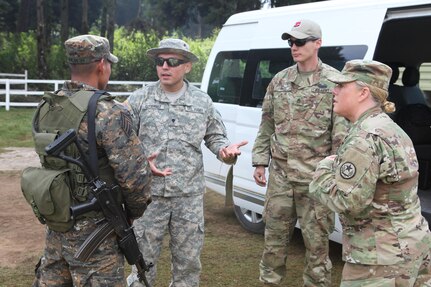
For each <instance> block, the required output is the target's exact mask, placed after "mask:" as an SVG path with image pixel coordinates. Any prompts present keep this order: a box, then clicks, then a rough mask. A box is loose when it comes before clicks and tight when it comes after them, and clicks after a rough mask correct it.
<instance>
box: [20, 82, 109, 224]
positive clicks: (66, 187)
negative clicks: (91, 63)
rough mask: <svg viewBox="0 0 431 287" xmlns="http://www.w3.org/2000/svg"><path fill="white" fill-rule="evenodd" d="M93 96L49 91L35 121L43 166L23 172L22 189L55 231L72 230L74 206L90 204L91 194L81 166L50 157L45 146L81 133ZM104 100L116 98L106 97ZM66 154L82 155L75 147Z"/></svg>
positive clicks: (36, 144)
mask: <svg viewBox="0 0 431 287" xmlns="http://www.w3.org/2000/svg"><path fill="white" fill-rule="evenodd" d="M102 92H103V91H100V92H99V91H98V93H102ZM93 94H95V93H94V92H93V91H84V90H81V91H78V92H77V93H75V94H73V95H72V96H62V95H57V94H56V93H50V92H46V93H45V94H44V96H43V101H42V102H41V104H40V105H39V106H38V108H37V111H36V112H35V115H34V118H33V139H34V143H35V149H36V153H37V154H38V155H39V158H40V163H41V165H42V167H28V168H26V169H24V170H23V172H22V175H21V190H22V192H23V194H24V197H25V199H26V200H27V202H28V203H29V204H30V206H31V208H32V210H33V212H34V214H35V215H36V217H37V218H38V219H39V221H40V222H41V223H42V224H46V225H48V227H49V228H50V229H52V230H54V231H58V232H66V231H68V230H70V229H71V228H72V226H73V224H74V219H73V218H71V214H70V207H71V206H72V205H74V204H78V203H82V202H85V201H87V200H88V195H89V192H90V191H89V190H88V187H87V184H86V179H85V176H84V174H83V173H82V171H81V169H80V168H79V167H78V166H76V165H74V164H71V163H67V162H66V161H64V160H62V159H59V158H56V157H53V156H49V155H47V154H46V152H45V147H46V146H47V145H48V144H50V143H51V142H52V141H54V140H55V138H56V137H58V136H59V135H61V134H62V133H64V132H65V131H67V130H68V129H70V128H73V129H75V130H76V131H78V130H79V125H80V123H81V121H82V119H83V118H84V116H85V114H86V113H87V109H88V102H89V101H90V98H91V97H92V96H93ZM101 99H103V100H110V99H112V97H111V96H109V95H103V96H102V97H101ZM94 112H95V111H94ZM65 153H66V154H67V155H69V156H72V157H77V156H79V152H78V149H77V148H76V146H75V145H70V146H68V147H67V148H66V151H65ZM102 162H103V161H102ZM105 162H107V159H106V160H105Z"/></svg>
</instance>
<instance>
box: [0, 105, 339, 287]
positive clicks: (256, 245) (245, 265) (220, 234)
mask: <svg viewBox="0 0 431 287" xmlns="http://www.w3.org/2000/svg"><path fill="white" fill-rule="evenodd" d="M34 111H35V109H27V108H19V109H11V110H10V111H8V112H6V111H5V110H4V109H0V121H1V123H2V125H1V126H0V133H1V135H2V136H1V138H0V149H1V148H4V147H31V146H33V142H32V138H31V119H32V116H33V113H34ZM167 237H168V236H167ZM262 247H263V236H262V235H260V234H252V233H249V232H247V231H245V230H244V229H242V228H241V227H240V225H239V223H238V222H237V220H236V218H235V215H234V213H233V210H232V208H231V207H225V206H224V198H223V197H222V196H220V195H219V194H217V193H215V192H212V191H209V192H207V193H206V194H205V243H204V249H203V253H202V256H201V260H202V268H203V271H202V274H201V287H218V286H220V287H243V286H244V287H246V286H247V287H255V286H256V287H257V286H262V284H261V283H260V282H259V280H258V276H259V270H258V265H259V260H260V257H261V254H262ZM304 253H305V250H304V244H303V241H302V237H301V235H300V232H299V231H298V230H296V232H295V235H294V237H293V240H292V242H291V245H290V248H289V256H288V263H287V274H288V275H287V278H286V279H285V281H284V282H283V285H282V286H293V287H294V286H302V271H303V268H304V266H303V262H304ZM331 259H332V263H333V265H334V267H333V272H332V282H333V284H332V286H334V287H335V286H339V282H340V278H341V270H342V266H343V262H342V261H341V245H340V244H337V243H332V242H331ZM36 262H37V258H35V257H34V256H33V257H31V256H30V255H29V258H28V260H26V261H25V262H23V263H22V264H21V265H19V266H18V267H16V268H4V267H0V287H6V286H7V287H24V286H30V285H31V282H32V281H33V278H34V273H33V270H34V265H35V264H36ZM129 272H130V266H126V273H127V274H128V273H129ZM169 282H170V255H169V252H168V238H166V239H165V242H164V247H163V251H162V255H161V259H160V262H159V264H158V277H157V283H156V285H155V286H153V287H164V286H168V285H169Z"/></svg>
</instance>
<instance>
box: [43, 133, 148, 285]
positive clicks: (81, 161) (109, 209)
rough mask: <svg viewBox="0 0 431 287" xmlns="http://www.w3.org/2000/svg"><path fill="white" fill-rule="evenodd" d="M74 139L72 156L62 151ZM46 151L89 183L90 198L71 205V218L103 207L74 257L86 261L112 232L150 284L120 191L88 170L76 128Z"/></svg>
mask: <svg viewBox="0 0 431 287" xmlns="http://www.w3.org/2000/svg"><path fill="white" fill-rule="evenodd" d="M72 143H74V144H75V145H76V147H77V148H78V151H79V154H80V156H79V158H72V157H69V156H66V155H65V154H64V150H65V149H66V147H67V146H69V145H70V144H72ZM45 151H46V153H47V154H48V155H52V156H55V157H58V158H61V159H63V160H65V161H68V162H71V163H74V164H77V165H78V166H79V167H80V168H81V169H82V171H83V172H84V174H85V176H86V178H87V180H88V181H89V184H91V186H92V194H93V196H94V197H93V198H92V199H91V201H90V202H86V203H83V204H81V205H76V206H72V207H71V214H72V217H73V218H76V217H77V216H79V215H82V214H84V213H86V212H89V211H94V210H96V211H100V210H101V211H102V213H103V215H104V217H105V219H104V220H103V221H102V222H103V223H102V224H101V225H99V227H98V228H97V229H96V230H94V231H93V232H92V233H91V234H90V236H89V237H88V238H86V240H85V241H84V243H83V244H82V245H81V246H80V248H79V249H78V251H77V252H76V253H75V255H74V257H75V258H76V259H79V260H81V261H83V262H85V261H87V260H88V259H89V258H90V257H91V255H92V254H93V253H94V251H95V250H96V249H97V248H98V247H99V246H100V244H101V243H102V242H103V241H104V240H105V239H106V238H107V237H108V236H109V235H111V234H112V233H113V232H115V234H116V235H117V240H118V245H119V247H120V250H121V251H122V253H123V254H124V257H125V258H126V260H127V262H128V263H129V264H130V265H135V266H136V268H137V269H138V278H139V280H140V281H141V282H143V283H144V284H145V286H147V287H150V285H149V283H148V281H147V279H146V276H145V272H147V271H148V270H149V269H150V268H151V267H152V266H153V264H152V263H149V264H146V263H145V260H144V257H143V256H142V253H141V251H140V250H139V246H138V242H137V240H136V236H135V233H134V232H133V228H132V227H131V225H130V224H129V221H128V219H127V216H126V213H125V211H124V209H123V205H122V203H121V202H118V200H117V198H118V196H117V195H118V193H119V192H121V191H120V189H119V187H118V186H117V185H114V186H111V187H108V186H107V185H106V183H105V182H104V181H102V180H100V179H99V178H97V177H95V176H94V174H96V173H95V172H94V171H93V170H91V167H90V164H89V161H88V160H87V158H86V157H85V153H84V152H83V151H82V149H81V146H80V144H79V142H78V140H77V135H76V132H75V130H73V129H70V130H68V131H66V132H64V133H63V134H62V135H61V136H59V137H58V138H57V139H55V140H54V141H53V142H52V143H50V144H49V145H48V146H47V147H46V148H45Z"/></svg>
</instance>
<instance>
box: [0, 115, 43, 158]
mask: <svg viewBox="0 0 431 287" xmlns="http://www.w3.org/2000/svg"><path fill="white" fill-rule="evenodd" d="M35 111H36V109H35V108H11V109H10V110H9V111H6V109H4V108H0V123H1V125H0V135H1V136H0V150H1V149H2V148H5V147H32V146H33V138H32V136H31V121H32V118H33V114H34V112H35Z"/></svg>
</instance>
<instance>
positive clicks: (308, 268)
mask: <svg viewBox="0 0 431 287" xmlns="http://www.w3.org/2000/svg"><path fill="white" fill-rule="evenodd" d="M333 73H339V72H338V71H337V70H335V69H334V68H332V67H330V66H328V65H326V64H324V63H322V62H321V61H320V59H319V64H318V69H317V70H316V71H315V72H314V73H312V74H311V75H309V77H308V78H306V79H305V81H301V79H300V76H299V75H298V69H297V65H294V66H292V67H289V68H287V69H285V70H283V71H281V72H279V73H278V74H277V75H275V77H274V78H273V80H272V81H271V83H270V84H269V86H268V89H267V93H266V95H265V99H264V102H263V106H262V120H261V124H260V128H259V132H258V135H257V138H256V141H255V143H254V147H253V158H252V163H253V166H259V165H260V166H268V165H269V179H268V188H267V192H266V199H265V206H264V217H263V218H264V221H265V224H266V226H265V245H264V251H263V255H262V259H261V262H260V280H261V281H263V282H267V283H273V284H279V283H280V282H281V280H282V279H283V278H284V276H285V274H286V260H287V247H288V243H289V241H290V239H291V237H292V233H293V229H294V226H295V223H296V221H297V219H298V221H299V223H300V225H301V231H302V235H303V238H304V243H305V247H306V259H305V261H306V262H305V268H304V274H303V279H304V286H329V284H330V282H331V268H332V264H331V261H330V259H329V256H328V252H329V250H328V248H329V246H328V244H329V243H328V240H329V239H328V235H329V234H330V233H331V232H332V231H333V229H334V213H333V212H331V211H330V210H328V209H327V208H326V207H324V206H323V205H321V204H320V203H318V202H315V201H314V200H312V199H310V198H309V196H308V185H309V183H310V182H311V179H312V174H313V172H314V169H315V167H316V165H317V163H318V162H319V161H320V160H321V159H323V158H324V157H326V156H327V155H329V154H330V153H331V152H333V151H335V150H336V148H337V147H338V146H339V145H340V143H341V141H342V139H343V138H344V136H345V134H346V131H347V121H346V120H344V118H341V117H337V116H335V115H334V114H333V112H332V99H333V97H332V94H331V88H332V87H333V86H334V84H333V83H331V82H329V81H328V80H327V77H328V75H331V74H333Z"/></svg>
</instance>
